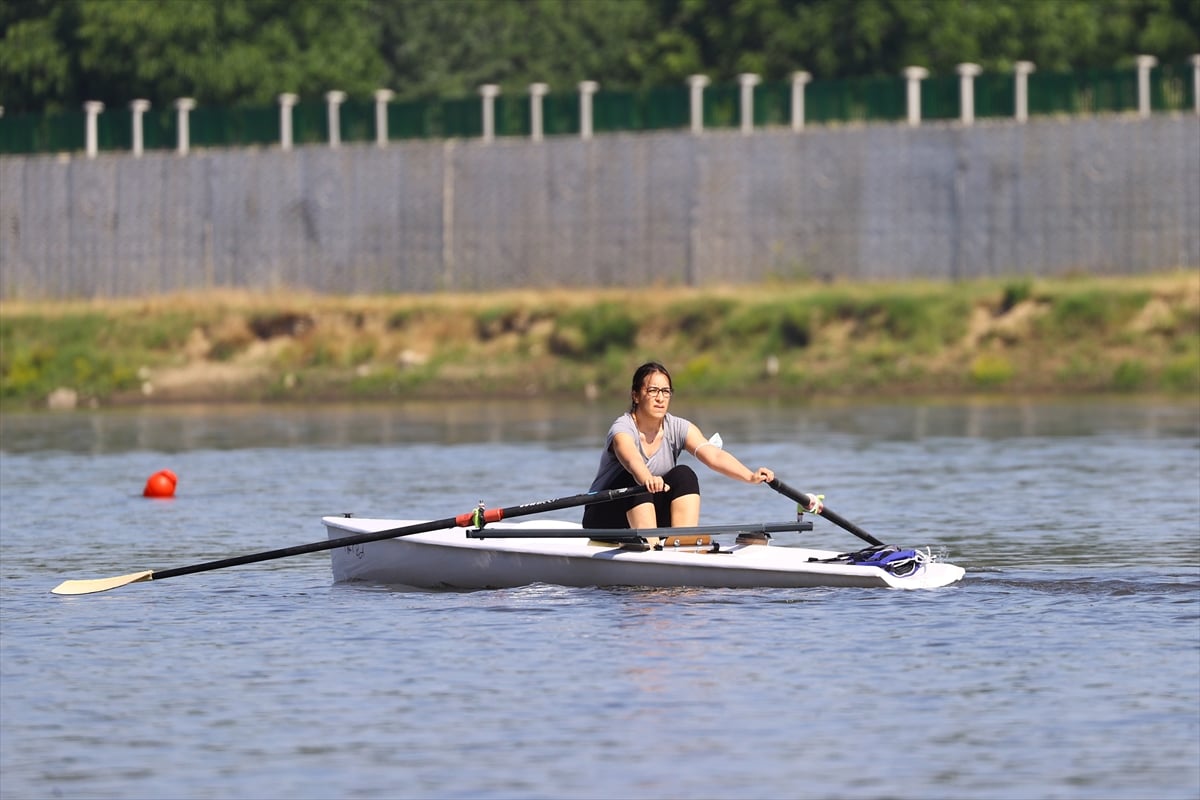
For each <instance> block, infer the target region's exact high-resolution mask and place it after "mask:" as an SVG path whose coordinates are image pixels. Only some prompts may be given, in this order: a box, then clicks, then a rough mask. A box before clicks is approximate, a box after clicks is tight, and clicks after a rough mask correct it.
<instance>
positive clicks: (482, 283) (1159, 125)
mask: <svg viewBox="0 0 1200 800" xmlns="http://www.w3.org/2000/svg"><path fill="white" fill-rule="evenodd" d="M1181 266H1182V267H1192V268H1196V267H1200V118H1197V117H1195V116H1190V115H1189V116H1185V115H1156V116H1151V117H1149V118H1139V117H1134V116H1113V117H1104V118H1099V117H1097V118H1090V119H1084V120H1080V119H1071V120H1062V121H1058V120H1037V121H1030V122H1028V123H1024V124H1021V123H1017V122H985V123H981V124H976V125H974V126H970V127H965V126H962V125H958V124H940V125H924V126H922V127H916V128H914V127H907V126H903V125H878V126H865V127H847V128H809V129H806V130H804V131H802V132H793V131H790V130H759V131H755V132H753V133H752V134H749V135H747V134H743V133H738V132H707V133H704V134H702V135H692V134H689V133H686V132H673V133H661V134H615V135H606V136H599V137H595V138H593V139H590V140H582V139H577V138H573V137H572V138H561V139H560V138H548V139H545V140H543V141H530V140H495V141H492V142H482V141H462V140H453V141H446V142H428V141H418V142H406V143H397V144H390V145H388V146H386V147H378V146H374V145H354V146H348V145H345V144H343V145H342V146H341V147H339V148H329V147H319V146H312V147H302V148H296V149H293V150H291V151H283V150H279V149H275V148H266V149H248V150H212V151H192V152H191V153H190V154H188V155H177V154H166V153H146V154H144V155H142V156H141V157H134V156H131V155H115V154H101V155H100V156H98V157H96V158H92V159H87V158H82V157H63V156H57V157H56V156H28V157H5V158H0V299H17V298H22V299H43V298H46V299H51V298H72V297H84V298H89V297H122V296H138V295H147V294H157V293H163V292H175V291H184V290H193V289H205V288H210V287H242V288H250V289H258V290H271V289H279V288H300V289H310V290H314V291H317V292H324V293H338V294H351V293H384V292H386V293H392V292H432V291H440V290H447V291H485V290H498V289H507V288H516V287H538V286H550V285H555V286H643V285H648V284H649V285H652V284H672V285H673V284H686V285H697V286H703V285H713V284H718V283H732V284H736V283H746V282H756V281H761V280H764V279H766V278H783V279H788V278H795V277H833V278H842V279H883V278H886V279H905V278H917V277H921V278H935V279H960V278H974V277H982V276H1004V275H1055V274H1062V273H1066V272H1088V273H1093V274H1102V273H1111V274H1117V273H1138V272H1146V271H1153V270H1159V269H1167V268H1174V267H1181Z"/></svg>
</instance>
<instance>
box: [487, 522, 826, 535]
mask: <svg viewBox="0 0 1200 800" xmlns="http://www.w3.org/2000/svg"><path fill="white" fill-rule="evenodd" d="M811 530H812V523H811V522H801V521H799V520H797V521H795V522H753V523H749V524H743V525H697V526H695V527H690V528H526V527H522V528H478V529H472V530H468V531H467V538H468V539H570V538H580V539H582V538H588V539H604V540H609V539H638V538H642V539H648V538H651V537H654V536H658V537H662V538H666V539H669V538H671V537H672V536H702V535H711V534H714V533H778V532H780V531H811Z"/></svg>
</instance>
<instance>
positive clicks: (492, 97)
mask: <svg viewBox="0 0 1200 800" xmlns="http://www.w3.org/2000/svg"><path fill="white" fill-rule="evenodd" d="M479 94H480V96H481V97H482V98H483V140H484V141H485V142H490V141H492V140H493V139H495V138H496V95H498V94H500V87H499V86H497V85H496V84H494V83H485V84H484V85H483V86H480V87H479Z"/></svg>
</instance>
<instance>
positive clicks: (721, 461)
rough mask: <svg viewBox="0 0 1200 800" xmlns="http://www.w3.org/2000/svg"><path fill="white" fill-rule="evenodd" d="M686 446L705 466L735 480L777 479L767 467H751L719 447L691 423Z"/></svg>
mask: <svg viewBox="0 0 1200 800" xmlns="http://www.w3.org/2000/svg"><path fill="white" fill-rule="evenodd" d="M685 447H686V448H687V450H688V452H690V453H691V454H692V455H694V456H695V457H696V460H697V461H699V462H700V463H701V464H703V465H704V466H706V467H708V468H709V469H711V470H713V471H714V472H719V473H721V474H722V475H725V476H726V477H729V478H733V479H734V480H735V481H745V482H746V483H766V482H768V481H773V480H775V473H774V472H773V471H772V470H770V469H768V468H767V467H759V468H758V469H750V468H749V467H747V466H746V465H745V464H743V463H742V462H741V461H738V460H737V458H736V457H735V456H734V455H733V454H732V453H729V452H727V451H725V450H722V449H721V448H719V447H717V446H716V445H715V444H713V443H712V442H710V441H708V440H707V439H705V438H704V434H703V433H701V432H700V429H699V428H697V427H696V426H695V425H694V424H692V425H689V427H688V434H687V440H686V442H685Z"/></svg>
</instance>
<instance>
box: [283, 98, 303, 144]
mask: <svg viewBox="0 0 1200 800" xmlns="http://www.w3.org/2000/svg"><path fill="white" fill-rule="evenodd" d="M299 99H300V98H299V97H297V96H296V95H294V94H292V93H291V92H284V93H283V94H281V95H279V147H280V149H282V150H291V149H292V107H293V106H295V105H296V102H297V101H298V100H299Z"/></svg>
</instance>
